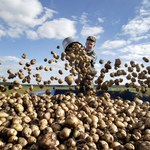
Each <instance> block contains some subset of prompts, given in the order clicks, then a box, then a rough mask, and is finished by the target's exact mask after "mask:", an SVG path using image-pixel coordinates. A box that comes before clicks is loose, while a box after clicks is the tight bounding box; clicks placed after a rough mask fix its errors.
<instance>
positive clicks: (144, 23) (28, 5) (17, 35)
mask: <svg viewBox="0 0 150 150" xmlns="http://www.w3.org/2000/svg"><path fill="white" fill-rule="evenodd" d="M89 35H94V36H96V37H97V43H96V47H95V52H96V53H97V56H98V58H97V64H96V68H97V70H98V69H100V67H101V66H100V64H99V63H98V62H99V60H100V59H104V60H105V61H107V60H111V61H112V62H113V61H114V60H115V58H120V59H121V60H122V61H124V62H129V61H130V60H134V61H137V62H141V60H142V57H143V56H146V57H148V58H150V1H149V0H101V1H100V0H93V1H91V0H82V1H81V0H76V1H74V0H68V1H67V0H61V1H60V0H13V1H12V0H0V63H1V65H0V75H1V76H5V75H6V71H7V69H8V68H11V69H12V70H14V72H15V71H16V70H17V69H18V68H19V65H18V62H19V61H21V60H22V58H21V55H22V54H23V53H26V54H27V60H31V59H33V58H35V59H36V60H37V65H40V64H41V65H47V64H46V63H45V62H44V61H43V60H44V58H47V59H50V58H52V55H51V51H55V52H56V53H57V54H58V55H59V54H61V52H63V47H62V41H63V39H64V38H66V37H68V36H72V37H75V38H76V39H77V40H79V41H80V42H81V43H83V45H84V43H85V40H86V37H87V36H89ZM57 45H59V46H60V49H57V48H56V47H57ZM62 63H64V62H62V61H61V60H59V61H58V63H57V64H53V68H54V70H53V71H52V72H51V74H55V75H56V74H57V69H58V68H62ZM49 74H50V73H49ZM42 75H43V76H44V78H48V75H47V74H45V73H42Z"/></svg>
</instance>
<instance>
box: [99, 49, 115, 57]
mask: <svg viewBox="0 0 150 150" xmlns="http://www.w3.org/2000/svg"><path fill="white" fill-rule="evenodd" d="M101 53H102V54H104V55H108V56H116V55H117V54H116V53H115V52H113V51H107V50H105V51H102V52H101Z"/></svg>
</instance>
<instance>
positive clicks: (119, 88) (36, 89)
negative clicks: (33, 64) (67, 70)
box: [3, 85, 150, 95]
mask: <svg viewBox="0 0 150 150" xmlns="http://www.w3.org/2000/svg"><path fill="white" fill-rule="evenodd" d="M29 87H30V85H22V88H21V89H19V90H13V89H11V90H9V89H8V86H7V85H6V88H7V90H6V91H5V92H3V93H5V94H9V93H13V92H18V93H22V94H23V93H25V92H26V91H27V90H28V89H29ZM53 88H55V89H69V88H71V89H75V86H70V87H69V86H67V85H47V86H44V87H43V88H40V87H39V86H38V85H34V88H33V90H32V91H31V92H40V91H45V90H47V89H49V90H52V89H53ZM108 90H109V91H120V92H122V91H125V90H129V91H131V92H135V89H134V88H126V87H124V86H113V87H111V88H109V89H108ZM145 94H147V95H150V88H147V92H146V93H145Z"/></svg>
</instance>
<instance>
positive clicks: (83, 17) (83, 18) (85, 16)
mask: <svg viewBox="0 0 150 150" xmlns="http://www.w3.org/2000/svg"><path fill="white" fill-rule="evenodd" d="M80 23H81V24H83V25H86V24H88V14H87V13H86V12H83V13H82V15H81V17H80Z"/></svg>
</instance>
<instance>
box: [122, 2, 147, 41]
mask: <svg viewBox="0 0 150 150" xmlns="http://www.w3.org/2000/svg"><path fill="white" fill-rule="evenodd" d="M122 31H123V34H124V35H129V36H130V38H131V39H132V40H134V38H135V41H137V40H138V38H139V37H143V36H144V37H145V36H146V37H148V35H149V31H150V1H148V0H143V2H142V5H141V7H140V8H139V9H138V11H137V16H135V18H133V19H132V20H130V21H129V22H128V23H127V24H126V25H123V26H122ZM139 39H141V38H139Z"/></svg>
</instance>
